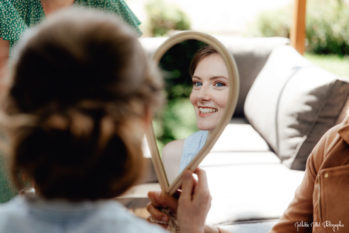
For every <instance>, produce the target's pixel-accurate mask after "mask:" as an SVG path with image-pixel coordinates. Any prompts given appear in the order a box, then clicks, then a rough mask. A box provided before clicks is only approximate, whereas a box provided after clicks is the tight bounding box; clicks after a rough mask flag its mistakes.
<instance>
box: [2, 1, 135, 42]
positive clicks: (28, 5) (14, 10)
mask: <svg viewBox="0 0 349 233" xmlns="http://www.w3.org/2000/svg"><path fill="white" fill-rule="evenodd" d="M74 5H79V6H86V7H91V8H97V9H102V10H106V11H109V12H113V13H116V14H117V15H119V16H121V17H122V18H123V19H124V20H125V21H126V22H127V23H128V24H129V25H131V26H132V27H134V28H135V29H136V30H137V32H138V33H139V34H141V32H140V30H139V28H138V26H139V25H140V21H139V20H138V19H137V17H136V16H135V15H134V14H133V12H132V11H131V10H130V9H129V8H128V6H127V5H126V3H125V2H124V1H123V0H75V1H74ZM43 18H45V13H44V10H43V8H42V6H41V2H40V0H25V1H23V0H1V1H0V37H1V38H3V39H4V40H8V41H10V46H11V47H12V46H13V45H14V44H15V42H16V41H17V40H18V39H19V38H20V36H21V35H22V33H23V32H24V31H25V29H27V28H28V27H30V26H33V25H35V24H37V23H39V22H40V21H41V20H42V19H43Z"/></svg>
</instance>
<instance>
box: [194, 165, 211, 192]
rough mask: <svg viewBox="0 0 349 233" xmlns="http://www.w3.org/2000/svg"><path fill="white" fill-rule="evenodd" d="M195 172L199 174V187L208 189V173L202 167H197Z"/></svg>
mask: <svg viewBox="0 0 349 233" xmlns="http://www.w3.org/2000/svg"><path fill="white" fill-rule="evenodd" d="M194 172H195V174H196V175H197V176H198V181H197V182H198V185H197V187H198V189H200V190H208V183H207V175H206V172H205V171H204V170H202V169H200V168H197V169H195V171H194Z"/></svg>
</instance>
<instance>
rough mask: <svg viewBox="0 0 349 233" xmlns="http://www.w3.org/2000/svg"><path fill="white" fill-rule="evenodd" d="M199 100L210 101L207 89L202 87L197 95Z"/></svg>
mask: <svg viewBox="0 0 349 233" xmlns="http://www.w3.org/2000/svg"><path fill="white" fill-rule="evenodd" d="M198 97H199V100H209V99H210V91H209V87H207V86H205V85H203V86H202V87H201V88H200V90H199V93H198Z"/></svg>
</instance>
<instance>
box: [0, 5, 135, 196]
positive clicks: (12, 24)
mask: <svg viewBox="0 0 349 233" xmlns="http://www.w3.org/2000/svg"><path fill="white" fill-rule="evenodd" d="M74 5H80V6H86V7H92V8H97V9H103V10H106V11H109V12H114V13H116V14H117V15H119V16H121V17H122V18H123V19H124V20H125V21H126V22H127V23H128V24H129V25H131V26H132V27H134V28H135V29H136V31H137V32H138V33H139V35H141V31H140V30H139V28H138V26H139V25H140V21H139V20H138V19H137V17H136V16H135V15H134V14H133V12H132V11H131V10H130V9H129V8H128V6H127V5H126V3H125V2H124V1H123V0H75V2H74ZM43 18H45V13H44V10H43V8H42V6H41V2H40V0H0V38H3V39H4V40H8V41H10V48H12V47H13V45H14V44H15V43H16V42H17V41H18V40H19V38H20V37H21V35H22V33H23V32H24V31H25V30H26V29H27V28H29V27H30V26H33V25H35V24H37V23H39V22H40V21H41V20H42V19H43ZM5 174H6V172H5V167H4V160H3V158H2V155H1V153H0V203H1V202H5V201H8V200H9V199H10V198H11V197H13V196H14V192H13V190H12V189H11V188H10V185H9V183H8V177H7V176H6V175H5Z"/></svg>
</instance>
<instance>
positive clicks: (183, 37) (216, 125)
mask: <svg viewBox="0 0 349 233" xmlns="http://www.w3.org/2000/svg"><path fill="white" fill-rule="evenodd" d="M153 59H154V60H155V62H156V64H157V65H158V66H159V68H160V70H161V71H162V72H163V76H164V80H165V91H166V95H167V104H166V106H165V107H164V109H163V111H162V112H161V113H160V114H159V115H158V116H157V117H156V118H154V120H153V127H152V128H151V129H150V131H149V132H148V133H147V140H148V143H149V147H150V151H151V155H152V160H153V164H154V169H155V172H156V175H157V177H158V180H159V183H160V186H161V189H162V190H163V191H165V192H167V193H169V194H171V195H172V194H173V193H174V192H175V191H176V190H177V189H178V187H179V186H180V184H181V177H182V176H181V174H182V171H183V170H185V169H191V170H195V168H196V167H197V166H198V165H199V163H200V162H201V161H202V160H203V159H204V157H205V156H206V155H207V154H208V152H209V151H210V149H211V148H212V146H213V145H214V144H215V142H216V140H217V139H218V138H219V136H220V134H221V133H222V131H223V129H224V128H225V126H226V125H227V124H228V122H229V121H230V119H231V117H232V115H233V112H234V110H235V106H236V103H237V98H238V93H239V78H238V72H237V68H236V64H235V61H234V59H233V57H232V55H231V54H230V53H229V52H228V51H227V50H226V49H225V47H224V46H223V45H222V44H221V43H220V42H219V41H218V40H217V39H215V38H214V37H212V36H210V35H207V34H204V33H200V32H193V31H186V32H181V33H178V34H176V35H174V36H172V37H170V38H169V39H168V40H167V41H165V42H164V43H163V44H162V45H161V46H160V47H159V48H158V49H157V51H156V52H155V54H154V56H153Z"/></svg>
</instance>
